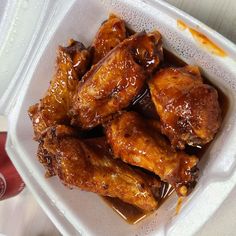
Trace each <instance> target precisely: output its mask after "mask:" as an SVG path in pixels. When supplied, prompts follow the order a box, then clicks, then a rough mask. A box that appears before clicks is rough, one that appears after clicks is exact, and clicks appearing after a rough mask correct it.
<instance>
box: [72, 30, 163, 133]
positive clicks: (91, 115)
mask: <svg viewBox="0 0 236 236" xmlns="http://www.w3.org/2000/svg"><path fill="white" fill-rule="evenodd" d="M160 45H161V36H160V34H159V33H158V32H153V33H150V34H146V33H145V32H143V33H139V34H136V35H133V36H131V37H130V38H128V39H126V40H124V41H123V42H122V43H120V44H119V45H118V46H117V47H115V48H114V49H113V50H112V51H111V52H110V53H108V55H107V56H106V57H104V58H103V59H102V60H101V61H99V63H97V64H96V65H95V66H93V67H92V68H91V70H90V71H89V72H87V73H86V74H85V75H84V77H83V81H84V82H83V83H81V84H80V86H79V87H78V90H77V93H76V95H75V96H74V101H73V108H72V110H71V116H72V124H73V125H77V126H79V127H82V128H83V129H89V128H93V127H95V126H97V125H99V124H101V123H104V122H106V121H107V120H108V119H110V117H111V115H113V114H114V113H116V112H118V111H120V110H121V109H123V108H126V107H127V106H128V105H129V104H130V102H131V101H132V100H133V99H134V97H135V96H136V95H138V93H139V92H140V90H141V88H142V87H143V85H144V82H145V80H146V78H147V76H149V75H150V74H151V73H152V72H153V71H154V70H155V69H156V68H157V66H158V65H159V62H160V60H161V55H162V48H161V46H160Z"/></svg>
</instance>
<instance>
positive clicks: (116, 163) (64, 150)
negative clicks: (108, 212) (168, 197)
mask: <svg viewBox="0 0 236 236" xmlns="http://www.w3.org/2000/svg"><path fill="white" fill-rule="evenodd" d="M63 129H65V135H63ZM68 129H70V128H68V127H65V126H61V125H59V126H55V127H51V128H49V129H48V131H47V134H46V136H45V138H44V140H43V148H44V149H45V150H46V152H47V153H48V155H49V156H50V160H48V156H47V160H45V162H46V161H47V163H50V170H51V171H52V170H53V172H54V173H55V174H56V175H58V177H59V178H60V179H61V181H62V182H63V183H64V184H65V185H67V186H69V187H78V188H80V189H82V190H85V191H90V192H94V193H98V194H100V195H103V196H110V197H117V198H120V199H121V200H123V201H124V202H127V203H130V204H133V205H135V206H137V207H139V208H141V209H143V210H145V211H151V210H154V209H155V208H156V207H157V201H156V199H155V197H154V195H153V193H152V186H154V187H155V189H157V188H158V189H161V187H162V183H161V182H160V181H159V180H158V179H156V178H154V177H152V176H145V173H142V174H140V173H139V172H136V171H135V170H133V169H132V168H131V167H130V166H128V165H127V164H125V163H123V162H122V161H120V160H115V159H113V158H112V157H111V155H110V153H109V152H108V151H107V149H106V148H105V145H104V140H105V139H98V140H97V141H96V139H94V140H89V141H87V142H86V141H83V140H81V139H79V138H76V137H74V136H73V134H72V133H73V130H72V129H71V131H70V130H68ZM70 132H71V136H70ZM47 167H49V165H48V166H47ZM155 191H156V190H155Z"/></svg>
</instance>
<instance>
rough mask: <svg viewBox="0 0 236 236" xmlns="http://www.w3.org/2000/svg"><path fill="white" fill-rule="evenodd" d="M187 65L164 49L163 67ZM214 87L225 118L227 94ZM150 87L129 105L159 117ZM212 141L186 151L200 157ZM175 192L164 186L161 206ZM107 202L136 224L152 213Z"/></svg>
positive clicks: (178, 205)
mask: <svg viewBox="0 0 236 236" xmlns="http://www.w3.org/2000/svg"><path fill="white" fill-rule="evenodd" d="M185 65H187V63H185V62H184V61H183V60H181V59H180V58H178V57H177V56H175V55H174V54H173V53H171V52H169V51H168V50H166V49H164V62H163V63H162V65H161V67H162V68H165V67H170V66H171V67H183V66H185ZM202 78H203V80H204V82H205V83H207V84H210V85H212V83H211V82H210V81H209V80H208V79H207V78H205V77H204V76H202ZM214 87H215V88H216V89H217V92H218V95H219V103H220V107H221V111H222V119H224V117H225V115H226V113H227V110H228V106H229V101H228V98H227V97H226V95H225V94H224V93H223V92H222V91H221V90H220V89H219V88H217V87H216V86H215V85H214ZM148 90H149V89H148V87H145V88H144V89H143V91H142V93H141V94H139V95H138V96H137V97H136V99H135V100H134V101H133V104H132V105H131V106H130V107H129V109H130V110H134V111H138V112H139V113H141V114H142V115H143V116H144V117H146V118H151V119H158V115H157V113H156V110H155V107H154V105H153V102H152V100H151V97H150V93H149V91H148ZM209 145H210V143H209V144H207V145H205V146H204V147H203V148H197V147H191V146H187V147H186V149H185V152H186V153H187V154H189V155H196V156H197V157H198V158H199V159H201V157H202V156H203V155H204V153H205V152H206V150H207V148H208V147H209ZM173 192H174V189H173V188H172V187H171V186H170V185H168V184H166V185H165V187H164V188H163V191H162V195H161V200H160V201H159V207H160V206H161V205H162V203H163V202H164V201H165V200H166V199H167V198H168V197H169V196H170V195H171V194H172V193H173ZM102 198H103V199H104V200H105V202H106V203H107V204H109V206H110V207H111V208H112V209H113V210H114V211H115V212H116V213H117V214H119V215H120V216H121V217H122V218H123V219H124V220H125V221H127V222H128V223H130V224H136V223H138V222H140V221H141V220H143V219H144V218H146V217H147V216H148V215H150V214H152V212H151V213H146V212H143V211H142V210H140V209H138V208H137V207H134V206H132V205H129V204H127V203H124V202H122V201H121V200H119V199H116V198H110V197H102ZM176 207H177V208H176V209H177V212H176V214H178V213H179V211H181V204H177V205H176Z"/></svg>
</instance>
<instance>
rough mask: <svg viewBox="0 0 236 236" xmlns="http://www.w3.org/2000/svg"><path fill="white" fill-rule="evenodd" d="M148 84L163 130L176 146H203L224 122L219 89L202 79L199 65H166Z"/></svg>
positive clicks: (180, 147) (182, 147)
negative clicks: (173, 66)
mask: <svg viewBox="0 0 236 236" xmlns="http://www.w3.org/2000/svg"><path fill="white" fill-rule="evenodd" d="M148 84H149V87H150V91H151V95H152V99H153V102H154V104H155V106H156V109H157V112H158V114H159V116H160V119H161V129H162V133H163V134H165V135H166V136H167V137H168V138H169V139H170V141H171V144H172V146H173V147H178V148H179V149H184V147H185V145H186V144H188V145H191V146H203V145H204V144H206V143H208V142H210V141H211V140H212V139H213V137H214V136H215V134H216V132H217V131H218V129H219V127H220V124H221V109H220V106H219V102H218V93H217V91H216V89H215V88H213V87H212V86H210V85H208V84H204V83H203V82H202V78H201V75H200V72H199V70H198V68H197V67H194V66H185V67H183V68H166V69H163V70H161V71H160V72H158V73H157V74H156V75H155V76H154V77H153V78H152V79H151V80H150V81H149V83H148Z"/></svg>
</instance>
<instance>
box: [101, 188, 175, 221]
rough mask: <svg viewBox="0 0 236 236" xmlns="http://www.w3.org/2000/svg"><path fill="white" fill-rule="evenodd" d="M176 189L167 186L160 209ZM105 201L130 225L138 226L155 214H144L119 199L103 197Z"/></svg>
mask: <svg viewBox="0 0 236 236" xmlns="http://www.w3.org/2000/svg"><path fill="white" fill-rule="evenodd" d="M173 191H174V189H173V188H172V187H171V186H170V185H168V184H166V185H165V187H164V188H163V189H162V194H161V199H160V200H159V201H158V204H159V205H158V207H160V205H161V204H162V203H163V202H164V201H165V200H166V199H167V198H168V197H169V196H170V195H171V194H172V193H173ZM102 198H103V199H104V201H105V202H106V203H107V204H108V205H109V206H110V207H111V208H112V209H113V210H114V211H115V212H116V213H117V214H119V215H120V216H121V217H122V218H123V219H124V220H125V221H127V222H128V223H129V224H137V223H138V222H140V221H141V220H143V219H144V218H146V217H147V216H149V215H150V214H152V213H153V212H144V211H143V210H141V209H139V208H138V207H135V206H133V205H131V204H128V203H125V202H123V201H121V200H120V199H118V198H111V197H102Z"/></svg>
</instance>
